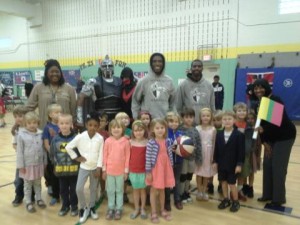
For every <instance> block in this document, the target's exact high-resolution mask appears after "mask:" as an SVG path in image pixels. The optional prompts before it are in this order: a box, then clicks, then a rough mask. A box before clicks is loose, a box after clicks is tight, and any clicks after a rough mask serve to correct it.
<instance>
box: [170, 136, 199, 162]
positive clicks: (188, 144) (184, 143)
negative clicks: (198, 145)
mask: <svg viewBox="0 0 300 225" xmlns="http://www.w3.org/2000/svg"><path fill="white" fill-rule="evenodd" d="M174 145H175V146H176V149H175V153H176V154H177V155H179V156H181V157H184V158H185V157H189V156H190V155H191V154H193V152H194V149H195V146H194V142H193V140H192V139H191V138H190V137H188V136H180V137H178V138H176V140H175V141H174Z"/></svg>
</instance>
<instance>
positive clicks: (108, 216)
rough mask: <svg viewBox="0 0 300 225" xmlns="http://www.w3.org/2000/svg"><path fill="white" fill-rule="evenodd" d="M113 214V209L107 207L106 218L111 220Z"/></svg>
mask: <svg viewBox="0 0 300 225" xmlns="http://www.w3.org/2000/svg"><path fill="white" fill-rule="evenodd" d="M114 214H115V212H114V210H112V209H109V210H108V211H107V213H106V219H107V220H112V219H113V218H114Z"/></svg>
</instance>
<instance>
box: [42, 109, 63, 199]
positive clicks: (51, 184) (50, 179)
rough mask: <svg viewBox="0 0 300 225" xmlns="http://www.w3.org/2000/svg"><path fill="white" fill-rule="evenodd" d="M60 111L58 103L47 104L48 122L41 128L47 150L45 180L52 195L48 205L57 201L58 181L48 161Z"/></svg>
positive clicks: (56, 131)
mask: <svg viewBox="0 0 300 225" xmlns="http://www.w3.org/2000/svg"><path fill="white" fill-rule="evenodd" d="M61 112H62V108H61V106H60V105H58V104H52V105H49V106H48V123H47V124H46V126H45V128H44V130H43V136H42V139H43V143H44V148H45V149H46V152H47V158H48V164H47V168H46V169H45V180H46V185H47V187H48V193H49V194H51V195H52V199H51V201H50V205H55V204H56V203H57V202H58V201H59V181H58V178H57V177H56V176H55V175H54V173H53V169H54V168H53V164H52V163H51V161H50V158H49V153H50V144H51V141H52V139H53V137H54V136H55V135H57V134H58V131H59V128H58V126H57V122H58V117H59V115H60V113H61Z"/></svg>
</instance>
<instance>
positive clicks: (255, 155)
mask: <svg viewBox="0 0 300 225" xmlns="http://www.w3.org/2000/svg"><path fill="white" fill-rule="evenodd" d="M255 121H256V115H255V113H253V112H250V113H248V116H247V127H246V130H245V164H246V163H247V165H245V166H246V167H249V171H250V174H249V176H248V179H249V185H247V177H246V178H245V180H244V186H243V193H244V194H245V195H246V196H247V197H248V198H253V196H254V193H253V192H254V191H253V183H254V173H256V172H257V170H259V169H260V161H261V159H260V155H261V140H260V137H259V135H258V137H257V139H256V140H255V139H253V138H252V136H253V132H254V127H255ZM246 159H249V160H246Z"/></svg>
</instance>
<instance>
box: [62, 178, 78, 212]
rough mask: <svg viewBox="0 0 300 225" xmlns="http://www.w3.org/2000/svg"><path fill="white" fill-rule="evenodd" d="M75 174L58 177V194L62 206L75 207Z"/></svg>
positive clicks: (76, 200) (76, 203) (76, 202)
mask: <svg viewBox="0 0 300 225" xmlns="http://www.w3.org/2000/svg"><path fill="white" fill-rule="evenodd" d="M76 183H77V176H66V177H59V186H60V195H61V198H62V207H63V208H67V207H70V206H71V208H72V209H77V205H78V199H77V195H76Z"/></svg>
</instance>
